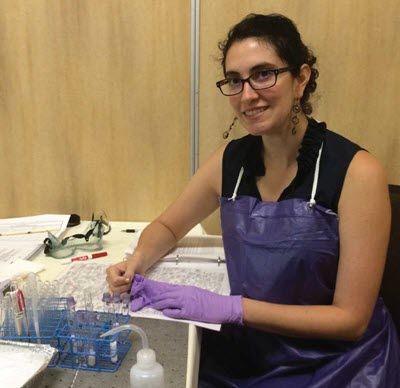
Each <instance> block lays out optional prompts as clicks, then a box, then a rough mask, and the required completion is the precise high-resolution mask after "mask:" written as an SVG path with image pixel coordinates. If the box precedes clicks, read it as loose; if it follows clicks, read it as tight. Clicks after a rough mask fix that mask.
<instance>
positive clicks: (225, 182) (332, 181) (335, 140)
mask: <svg viewBox="0 0 400 388" xmlns="http://www.w3.org/2000/svg"><path fill="white" fill-rule="evenodd" d="M322 142H324V147H323V150H322V155H321V161H320V169H319V178H318V186H317V192H316V196H315V200H316V202H317V204H319V205H322V206H324V207H326V208H328V209H331V210H333V211H334V212H337V208H338V203H339V198H340V193H341V191H342V187H343V182H344V178H345V176H346V172H347V168H348V167H349V164H350V162H351V160H352V159H353V157H354V155H355V154H356V152H357V151H359V150H361V149H362V148H361V147H360V146H358V145H357V144H355V143H353V142H351V141H350V140H348V139H346V138H344V137H343V136H341V135H339V134H337V133H335V132H332V131H330V130H328V129H327V128H326V124H325V123H323V122H321V123H318V122H317V121H315V120H314V119H312V118H309V119H308V127H307V130H306V132H305V134H304V137H303V140H302V143H301V146H300V149H299V155H298V157H297V165H298V168H297V174H296V176H295V178H294V179H293V180H292V182H291V183H290V184H289V186H288V187H287V188H286V189H285V190H284V191H283V192H282V194H281V195H280V197H279V199H278V201H282V200H284V199H293V198H300V199H304V200H306V201H308V200H309V199H310V196H311V190H312V183H313V179H314V170H315V163H316V161H317V158H318V152H319V149H320V147H321V144H322ZM262 152H263V143H262V138H261V136H253V135H247V136H244V137H242V138H240V139H235V140H232V141H231V142H229V144H228V145H227V147H226V149H225V151H224V155H223V161H222V196H223V197H228V198H229V197H231V196H232V194H233V191H234V189H235V185H236V182H237V179H238V176H239V171H240V169H241V167H242V166H243V168H244V173H243V177H242V180H241V182H240V185H239V188H238V191H237V195H238V196H239V195H249V196H252V197H256V198H258V199H260V200H261V196H260V193H259V191H258V188H257V185H256V177H257V176H263V175H265V173H267V174H268V166H264V161H263V155H262Z"/></svg>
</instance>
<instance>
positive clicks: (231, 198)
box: [229, 143, 324, 207]
mask: <svg viewBox="0 0 400 388" xmlns="http://www.w3.org/2000/svg"><path fill="white" fill-rule="evenodd" d="M323 147H324V143H322V144H321V147H320V148H319V151H318V158H317V161H316V163H315V171H314V179H313V184H312V189H311V198H310V201H309V202H308V204H309V206H310V207H314V206H315V205H316V203H317V202H316V201H315V194H316V192H317V186H318V177H319V164H320V161H321V154H322V149H323ZM243 173H244V168H243V167H241V168H240V171H239V176H238V178H237V181H236V185H235V189H234V190H233V194H232V197H230V198H229V200H230V201H234V200H235V199H236V197H237V192H238V189H239V185H240V182H241V180H242V177H243Z"/></svg>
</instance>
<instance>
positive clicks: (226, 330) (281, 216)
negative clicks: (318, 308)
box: [199, 160, 400, 388]
mask: <svg viewBox="0 0 400 388" xmlns="http://www.w3.org/2000/svg"><path fill="white" fill-rule="evenodd" d="M317 166H319V160H318V162H317ZM317 170H318V167H317V168H316V173H315V177H314V184H313V192H312V193H311V200H310V202H307V201H305V200H301V199H289V200H283V201H280V202H262V201H260V200H258V199H257V198H254V197H249V196H241V197H237V198H235V197H236V190H237V187H238V185H239V183H240V178H239V183H237V185H236V188H235V193H234V195H233V197H232V198H230V199H228V198H221V201H220V202H221V224H222V235H223V241H224V247H225V254H226V260H227V269H228V274H229V281H230V286H231V294H233V295H243V296H244V297H247V298H251V299H256V300H265V301H268V302H272V303H280V304H291V305H330V304H332V301H333V296H334V291H335V282H336V273H337V267H338V258H339V233H338V218H337V215H336V214H335V213H333V212H332V211H331V210H329V209H325V208H323V207H321V206H319V205H318V204H315V200H314V197H315V191H316V186H317V181H318V171H317ZM203 336H204V338H203V344H202V360H201V366H200V380H199V386H200V387H241V388H242V387H268V388H274V387H277V388H278V387H279V388H288V387H293V388H294V387H295V388H300V387H307V388H310V387H313V388H316V387H324V388H329V387H332V388H333V387H334V388H337V387H340V388H341V387H374V388H375V387H382V388H383V387H384V388H392V387H393V388H395V387H400V372H399V370H400V352H399V342H398V337H397V332H396V329H395V327H394V324H393V321H392V319H391V317H390V314H389V312H388V310H387V309H386V307H385V305H384V303H383V301H382V299H381V298H379V299H378V300H377V303H376V306H375V309H374V312H373V315H372V318H371V320H370V323H369V326H368V328H367V330H366V332H365V334H364V335H363V336H362V338H361V339H360V340H358V341H356V342H351V341H333V340H323V339H322V340H317V339H302V338H292V337H287V336H282V335H276V334H271V333H267V332H263V331H259V330H256V329H252V328H248V327H238V326H234V325H232V326H228V325H227V326H223V328H222V330H221V332H220V333H211V332H209V331H208V332H204V334H203Z"/></svg>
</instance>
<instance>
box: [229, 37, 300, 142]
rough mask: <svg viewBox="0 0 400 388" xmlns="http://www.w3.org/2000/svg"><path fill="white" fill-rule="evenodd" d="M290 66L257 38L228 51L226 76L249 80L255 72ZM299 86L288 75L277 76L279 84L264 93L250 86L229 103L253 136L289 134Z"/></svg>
mask: <svg viewBox="0 0 400 388" xmlns="http://www.w3.org/2000/svg"><path fill="white" fill-rule="evenodd" d="M286 66H287V64H286V63H285V62H283V61H282V59H281V58H280V57H279V56H278V55H277V53H276V51H275V49H274V47H273V46H272V45H270V44H268V43H265V42H264V41H260V40H258V39H256V38H247V39H244V40H241V41H236V42H235V43H233V44H232V46H231V47H230V48H229V50H228V52H227V55H226V60H225V70H226V71H225V73H226V76H227V77H229V76H233V77H239V78H242V79H243V78H247V77H249V76H250V75H251V74H252V73H253V72H254V71H255V70H267V69H278V68H281V67H286ZM298 84H299V83H298V82H297V79H296V78H294V77H293V76H292V74H291V73H290V72H289V71H287V72H284V73H281V74H278V79H277V82H276V84H275V85H274V86H273V87H271V88H269V89H264V90H254V89H252V87H251V86H250V84H249V83H248V82H245V83H244V85H243V91H242V92H241V93H239V94H237V95H234V96H230V97H229V99H230V103H231V105H232V108H233V110H234V111H235V113H236V115H237V117H238V118H239V120H240V122H241V124H242V125H243V127H244V128H245V129H247V131H248V132H249V133H251V134H252V135H266V134H278V133H282V131H285V130H288V129H289V127H290V128H291V126H290V118H291V109H292V106H293V103H294V100H295V99H296V98H300V97H301V95H302V90H301V93H299V91H300V89H301V88H299V85H298Z"/></svg>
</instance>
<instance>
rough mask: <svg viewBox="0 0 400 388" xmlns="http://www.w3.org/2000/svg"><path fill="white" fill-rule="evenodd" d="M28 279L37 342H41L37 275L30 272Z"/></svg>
mask: <svg viewBox="0 0 400 388" xmlns="http://www.w3.org/2000/svg"><path fill="white" fill-rule="evenodd" d="M27 281H28V285H29V290H30V297H31V303H32V316H33V326H34V328H35V334H36V337H38V339H37V343H38V344H40V338H39V337H40V328H39V312H38V305H39V293H38V288H37V276H36V275H35V274H34V273H33V272H30V273H29V274H28V276H27Z"/></svg>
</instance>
